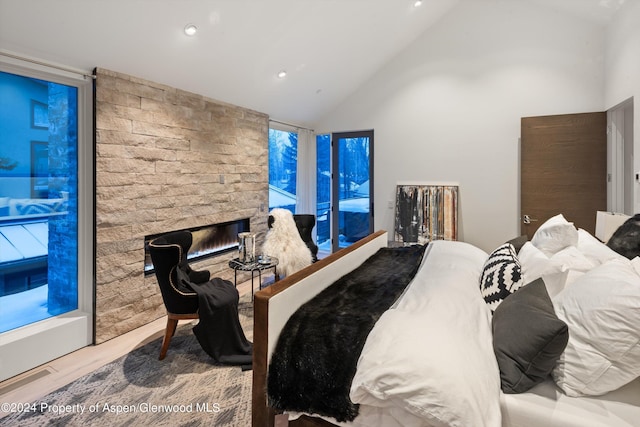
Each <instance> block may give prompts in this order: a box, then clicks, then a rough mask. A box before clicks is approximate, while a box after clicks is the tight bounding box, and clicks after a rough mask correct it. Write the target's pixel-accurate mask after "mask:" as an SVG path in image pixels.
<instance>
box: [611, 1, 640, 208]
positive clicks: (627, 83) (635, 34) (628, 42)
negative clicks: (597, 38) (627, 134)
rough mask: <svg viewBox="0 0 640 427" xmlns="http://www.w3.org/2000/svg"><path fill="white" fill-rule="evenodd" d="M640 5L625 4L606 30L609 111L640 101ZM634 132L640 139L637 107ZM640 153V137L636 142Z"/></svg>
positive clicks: (637, 193) (637, 203) (638, 158)
mask: <svg viewBox="0 0 640 427" xmlns="http://www.w3.org/2000/svg"><path fill="white" fill-rule="evenodd" d="M638 22H640V2H639V1H630V2H626V3H625V4H624V5H623V7H622V8H621V9H620V10H619V11H618V12H617V13H616V16H615V19H614V20H613V22H612V23H611V24H610V25H608V26H607V31H606V45H605V51H606V56H605V102H606V108H607V109H610V108H612V107H615V106H616V105H618V104H620V103H621V102H623V101H625V100H627V99H629V98H631V97H633V98H634V101H635V102H636V103H637V102H638V101H640V55H638V52H640V27H639V26H638ZM633 110H634V119H633V128H634V129H635V135H640V107H639V106H638V105H637V104H636V105H634V109H633ZM634 140H635V141H634V152H635V153H640V137H637V136H636V137H635V138H634ZM634 171H635V172H638V171H640V155H637V154H636V155H635V156H634ZM633 206H634V210H633V211H634V212H640V184H639V183H638V181H636V180H634V188H633Z"/></svg>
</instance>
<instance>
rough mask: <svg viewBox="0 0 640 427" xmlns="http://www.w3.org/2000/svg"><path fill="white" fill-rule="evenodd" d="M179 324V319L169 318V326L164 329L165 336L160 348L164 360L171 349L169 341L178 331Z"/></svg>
mask: <svg viewBox="0 0 640 427" xmlns="http://www.w3.org/2000/svg"><path fill="white" fill-rule="evenodd" d="M177 326H178V319H172V318H170V317H169V318H167V328H166V329H165V331H164V338H163V339H162V348H161V349H160V358H159V360H162V359H164V358H165V356H166V355H167V350H168V349H169V343H170V342H171V338H172V337H173V335H174V334H175V333H176V327H177Z"/></svg>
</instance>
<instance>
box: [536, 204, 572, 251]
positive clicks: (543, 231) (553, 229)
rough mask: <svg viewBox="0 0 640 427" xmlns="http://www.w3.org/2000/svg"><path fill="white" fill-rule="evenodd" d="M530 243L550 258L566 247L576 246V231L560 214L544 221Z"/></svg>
mask: <svg viewBox="0 0 640 427" xmlns="http://www.w3.org/2000/svg"><path fill="white" fill-rule="evenodd" d="M531 243H532V244H533V246H535V247H536V248H538V249H540V250H541V251H542V252H544V253H545V254H546V255H548V256H551V255H553V254H555V253H556V252H558V251H560V250H562V249H564V248H566V247H567V246H576V245H577V244H578V230H577V229H576V227H575V226H574V225H573V223H572V222H568V221H567V220H566V219H565V218H564V216H563V215H562V214H558V215H556V216H554V217H551V218H549V219H548V220H547V221H545V222H544V223H543V224H542V225H541V226H540V228H538V230H536V232H535V233H534V235H533V238H532V239H531Z"/></svg>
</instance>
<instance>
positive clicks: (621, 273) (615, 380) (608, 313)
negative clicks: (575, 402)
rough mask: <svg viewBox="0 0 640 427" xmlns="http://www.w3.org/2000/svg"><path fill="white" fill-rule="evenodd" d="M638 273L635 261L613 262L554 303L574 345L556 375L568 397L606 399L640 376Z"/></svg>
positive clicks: (586, 278) (566, 350) (564, 356)
mask: <svg viewBox="0 0 640 427" xmlns="http://www.w3.org/2000/svg"><path fill="white" fill-rule="evenodd" d="M633 263H640V259H638V258H636V259H635V260H634V261H633ZM637 270H640V265H638V266H636V268H634V266H633V265H632V261H629V260H618V259H615V260H611V261H608V262H606V263H605V264H602V265H601V266H599V267H596V268H594V269H593V270H591V271H590V272H588V273H586V274H584V275H583V276H582V277H580V278H578V279H577V280H576V281H575V282H574V283H573V284H572V285H571V286H567V287H566V288H565V289H564V291H562V292H561V293H560V294H558V295H557V296H556V298H554V299H553V305H554V307H555V309H556V313H557V315H558V317H559V318H560V319H561V320H563V321H564V322H566V323H567V325H568V326H569V343H568V344H567V348H566V349H565V351H564V353H563V355H562V356H561V357H560V359H559V360H558V362H557V364H556V367H555V368H554V370H553V372H552V376H553V379H554V381H555V382H556V384H557V385H558V387H560V388H561V389H562V390H563V391H564V392H565V393H566V394H567V395H568V396H582V395H588V396H595V395H602V394H605V393H607V392H609V391H612V390H615V389H617V388H619V387H621V386H623V385H624V384H627V383H628V382H630V381H632V380H633V379H635V378H637V377H638V376H640V275H638V272H637Z"/></svg>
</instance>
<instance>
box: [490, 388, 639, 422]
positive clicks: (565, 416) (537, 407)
mask: <svg viewBox="0 0 640 427" xmlns="http://www.w3.org/2000/svg"><path fill="white" fill-rule="evenodd" d="M500 406H501V408H502V425H503V427H586V426H588V427H637V426H639V425H640V378H636V379H635V380H634V381H632V382H631V383H629V384H627V385H625V386H623V387H620V388H619V389H617V390H614V391H612V392H609V393H607V394H605V395H603V396H594V397H569V396H567V395H565V394H564V393H562V391H560V389H559V388H558V387H556V385H555V384H554V383H553V381H552V380H551V379H548V380H546V381H545V382H543V383H542V384H539V385H537V386H535V387H534V388H532V389H531V390H529V391H528V392H526V393H521V394H503V395H502V396H501V399H500Z"/></svg>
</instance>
